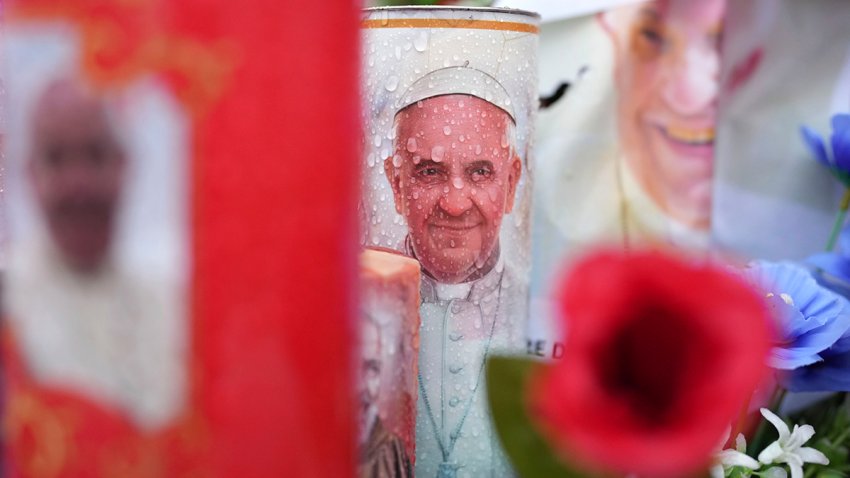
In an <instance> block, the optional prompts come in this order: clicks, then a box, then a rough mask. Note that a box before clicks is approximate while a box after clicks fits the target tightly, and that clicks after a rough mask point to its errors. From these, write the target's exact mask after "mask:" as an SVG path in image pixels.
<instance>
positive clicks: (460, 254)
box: [385, 95, 522, 283]
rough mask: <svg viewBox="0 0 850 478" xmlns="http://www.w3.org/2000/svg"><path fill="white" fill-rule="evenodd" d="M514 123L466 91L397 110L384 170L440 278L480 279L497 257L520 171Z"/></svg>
mask: <svg viewBox="0 0 850 478" xmlns="http://www.w3.org/2000/svg"><path fill="white" fill-rule="evenodd" d="M511 125H512V122H511V119H510V117H509V116H508V114H507V113H505V112H504V111H503V110H501V109H499V108H497V107H496V106H494V105H492V104H490V103H488V102H486V101H484V100H481V99H479V98H476V97H472V96H467V95H446V96H438V97H435V98H430V99H427V100H425V101H421V102H419V103H418V104H414V105H411V106H409V107H407V108H406V109H404V110H403V111H401V112H400V113H399V114H398V115H397V116H396V126H397V129H396V138H395V151H394V152H395V154H394V156H393V157H392V158H388V159H387V160H386V162H385V170H386V173H387V177H388V178H389V180H390V184H391V185H392V188H393V193H394V197H395V205H396V210H397V211H398V212H399V213H400V214H402V215H403V216H404V217H405V219H406V220H407V224H408V227H409V231H410V238H411V242H412V246H413V250H414V252H415V254H416V258H417V259H419V261H420V263H421V264H422V267H423V269H424V270H425V272H426V273H427V274H429V275H430V276H432V277H434V278H435V279H437V280H438V281H440V282H444V283H460V282H465V281H468V280H472V279H475V278H477V277H479V276H480V275H482V274H484V273H486V272H487V271H488V270H489V269H491V268H492V267H493V265H494V264H495V261H496V259H498V257H497V255H498V247H497V245H498V242H499V229H500V227H501V224H502V219H503V216H504V214H505V213H509V212H510V211H511V209H512V208H513V202H514V195H515V192H516V185H517V182H518V181H519V178H520V174H521V173H522V164H521V162H520V160H519V158H518V157H516V155H515V154H514V153H513V149H512V147H511V144H512V142H513V140H512V138H511V137H510V135H511V129H512V128H511Z"/></svg>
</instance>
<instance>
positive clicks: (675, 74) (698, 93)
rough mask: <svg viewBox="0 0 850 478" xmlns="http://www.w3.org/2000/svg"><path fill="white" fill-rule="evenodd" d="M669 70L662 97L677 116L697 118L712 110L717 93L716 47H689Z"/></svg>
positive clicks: (717, 53)
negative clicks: (698, 115) (695, 116)
mask: <svg viewBox="0 0 850 478" xmlns="http://www.w3.org/2000/svg"><path fill="white" fill-rule="evenodd" d="M670 66H671V72H670V76H669V77H668V78H667V81H666V82H665V84H664V85H663V87H662V90H661V94H662V96H663V98H664V100H665V101H666V102H667V104H668V105H669V107H670V108H671V109H672V110H673V111H675V112H677V113H679V114H680V115H684V116H687V115H696V114H699V113H702V112H705V111H707V110H708V109H709V108H713V107H714V106H715V103H716V101H717V94H718V89H719V72H720V54H719V52H718V50H717V46H716V45H709V44H697V45H689V46H688V47H687V48H686V49H685V51H684V52H683V55H682V57H681V58H680V60H679V61H678V62H677V63H676V64H675V65H670Z"/></svg>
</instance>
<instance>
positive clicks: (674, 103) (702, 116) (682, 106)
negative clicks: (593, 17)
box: [603, 0, 725, 228]
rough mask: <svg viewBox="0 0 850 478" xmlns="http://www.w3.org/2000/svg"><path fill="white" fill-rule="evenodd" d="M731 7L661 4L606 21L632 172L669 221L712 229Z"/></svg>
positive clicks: (713, 2)
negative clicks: (725, 29)
mask: <svg viewBox="0 0 850 478" xmlns="http://www.w3.org/2000/svg"><path fill="white" fill-rule="evenodd" d="M724 10H725V0H703V1H699V2H695V1H691V0H667V1H663V0H659V1H657V2H650V3H648V4H642V5H639V6H635V7H629V8H627V9H623V10H620V11H618V12H614V13H611V14H606V15H605V16H604V17H603V22H604V24H605V26H606V28H607V29H608V32H609V34H610V35H611V37H612V39H613V40H614V42H615V49H616V53H615V54H616V72H615V79H616V83H617V88H618V93H619V100H618V113H619V127H620V135H621V141H622V146H623V150H624V155H625V157H626V160H627V164H628V166H629V168H630V171H632V173H633V174H634V176H635V177H636V179H637V180H638V182H639V183H640V184H641V185H642V186H643V188H644V189H645V190H646V192H647V193H648V194H649V196H650V197H651V198H652V199H653V200H654V201H655V202H656V203H657V204H658V205H659V206H660V207H661V209H662V210H664V211H665V212H666V213H667V214H668V215H670V216H671V217H673V218H675V219H677V220H678V221H680V222H683V223H685V224H688V225H690V226H692V227H695V228H707V227H708V226H709V220H710V209H711V179H712V166H713V164H712V163H713V157H714V124H715V119H716V114H717V92H718V73H719V36H720V29H721V20H722V16H723V12H724Z"/></svg>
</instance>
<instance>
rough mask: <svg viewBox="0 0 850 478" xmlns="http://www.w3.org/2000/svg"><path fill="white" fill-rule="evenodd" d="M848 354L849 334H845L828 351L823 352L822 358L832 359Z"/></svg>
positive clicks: (849, 349) (849, 348)
mask: <svg viewBox="0 0 850 478" xmlns="http://www.w3.org/2000/svg"><path fill="white" fill-rule="evenodd" d="M847 352H850V332H847V333H845V334H844V335H842V336H841V338H840V339H838V340H837V341H836V342H835V343H834V344H832V347H830V348H829V350H826V351H824V352H823V354H822V355H823V356H824V357H834V356H836V355H842V354H845V353H847Z"/></svg>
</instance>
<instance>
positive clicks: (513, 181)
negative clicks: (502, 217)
mask: <svg viewBox="0 0 850 478" xmlns="http://www.w3.org/2000/svg"><path fill="white" fill-rule="evenodd" d="M521 177H522V160H521V159H519V156H517V155H516V153H514V158H513V161H512V162H511V165H510V172H509V173H508V196H507V199H506V200H505V214H510V213H511V212H512V211H513V210H514V202H515V201H516V190H517V184H519V179H520V178H521Z"/></svg>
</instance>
